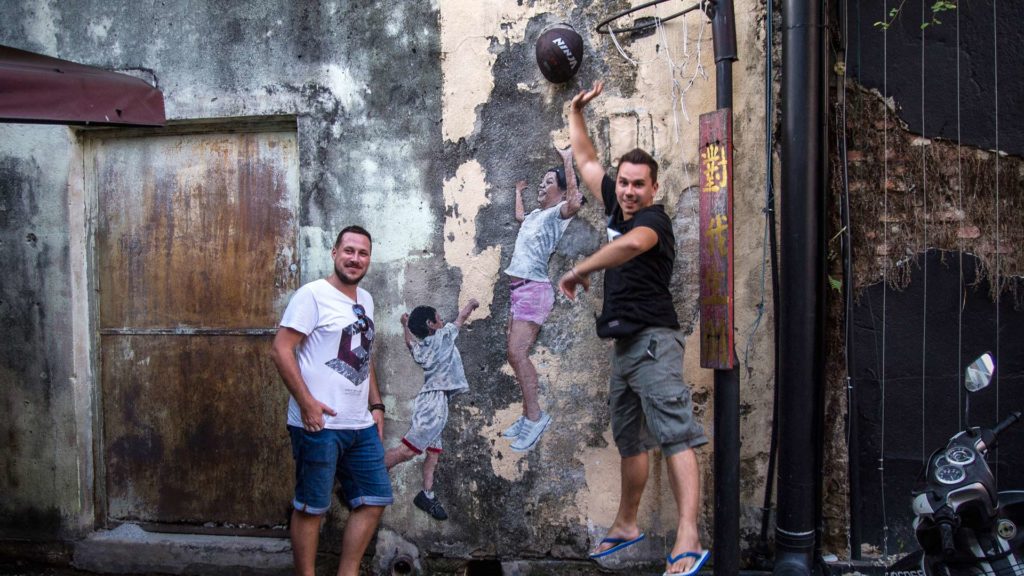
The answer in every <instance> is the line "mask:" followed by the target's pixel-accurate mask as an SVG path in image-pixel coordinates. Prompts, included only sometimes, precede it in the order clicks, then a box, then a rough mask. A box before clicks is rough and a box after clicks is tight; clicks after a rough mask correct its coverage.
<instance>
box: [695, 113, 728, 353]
mask: <svg viewBox="0 0 1024 576" xmlns="http://www.w3.org/2000/svg"><path fill="white" fill-rule="evenodd" d="M732 247H733V242H732V110H731V109H729V108H723V109H721V110H716V111H714V112H709V113H707V114H702V115H701V117H700V365H701V367H703V368H714V369H719V370H729V369H731V368H732V367H733V329H732V328H733V309H732V293H733V274H732V272H733V270H732Z"/></svg>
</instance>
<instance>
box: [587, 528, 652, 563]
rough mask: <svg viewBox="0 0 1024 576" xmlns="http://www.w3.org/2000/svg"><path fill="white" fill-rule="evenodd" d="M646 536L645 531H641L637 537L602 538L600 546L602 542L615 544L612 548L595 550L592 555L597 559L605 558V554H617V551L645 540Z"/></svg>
mask: <svg viewBox="0 0 1024 576" xmlns="http://www.w3.org/2000/svg"><path fill="white" fill-rule="evenodd" d="M644 536H645V535H644V533H643V532H641V533H640V535H639V536H637V537H636V538H605V539H604V540H601V542H600V544H598V546H600V545H601V544H615V546H612V547H611V548H609V549H607V550H602V551H600V552H595V553H593V554H591V555H590V557H591V558H592V559H594V560H596V559H598V558H604V557H605V556H608V555H609V554H615V553H616V552H618V551H620V550H622V549H624V548H628V547H630V546H632V545H633V544H636V543H637V542H639V541H641V540H643V539H644Z"/></svg>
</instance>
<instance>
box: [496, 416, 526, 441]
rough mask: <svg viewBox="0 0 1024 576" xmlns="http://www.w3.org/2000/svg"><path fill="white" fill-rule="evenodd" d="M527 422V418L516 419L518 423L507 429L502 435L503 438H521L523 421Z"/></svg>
mask: <svg viewBox="0 0 1024 576" xmlns="http://www.w3.org/2000/svg"><path fill="white" fill-rule="evenodd" d="M524 420H526V417H525V416H520V417H519V418H516V421H515V422H513V423H512V425H511V426H509V427H508V428H505V431H504V432H502V433H501V437H502V438H516V437H518V436H519V431H520V430H521V429H522V428H523V421H524Z"/></svg>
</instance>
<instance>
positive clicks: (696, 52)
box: [608, 0, 708, 144]
mask: <svg viewBox="0 0 1024 576" xmlns="http://www.w3.org/2000/svg"><path fill="white" fill-rule="evenodd" d="M705 3H706V0H705V1H702V2H701V9H700V10H699V11H698V12H699V13H700V15H701V16H702V18H701V21H700V30H699V31H698V34H697V39H696V41H694V42H692V43H691V41H690V38H689V30H690V27H689V26H687V25H686V24H685V22H684V24H683V26H682V36H683V39H682V40H683V41H682V55H681V57H679V56H678V55H677V56H675V57H673V56H672V48H671V44H670V43H669V35H668V32H667V30H666V26H665V24H663V23H662V21H661V15H660V13H659V9H660V7H661V5H660V4H658V5H655V6H653V9H654V22H655V24H654V25H655V31H656V32H655V33H656V36H657V38H658V39H659V40H660V42H661V47H663V49H656V50H655V52H656V55H655V57H654V58H651V59H649V60H643V61H640V60H637V59H635V58H632V57H630V55H629V54H627V53H626V51H625V50H624V49H623V48H622V45H621V44H620V43H619V39H618V34H617V33H616V32H615V28H613V27H612V26H609V27H608V31H609V33H610V34H609V36H611V37H612V43H613V44H614V45H615V49H616V50H618V52H619V54H620V55H621V56H622V58H623V59H625V60H626V61H627V62H629V63H630V64H631V65H632V66H633V67H634V68H639V67H640V66H641V65H648V64H651V65H657V64H664V65H665V66H666V68H667V70H668V77H669V79H670V81H671V88H672V127H673V136H674V140H673V143H676V144H678V143H679V139H680V127H679V116H680V115H682V117H683V120H685V121H686V123H687V124H691V123H692V122H693V121H692V119H691V118H690V113H689V112H688V111H687V109H686V94H687V92H689V90H690V88H692V87H693V85H694V83H695V82H696V81H697V79H698V78H700V79H701V80H705V81H706V80H707V78H708V75H707V72H706V71H705V70H704V65H703V64H702V63H701V49H702V44H703V41H704V34H705V31H706V29H707V25H708V19H707V18H706V17H704V14H705V11H704V4H705ZM624 18H630V19H633V18H634V14H630V15H628V16H624ZM620 27H621V26H620ZM691 44H692V45H693V48H692V49H691Z"/></svg>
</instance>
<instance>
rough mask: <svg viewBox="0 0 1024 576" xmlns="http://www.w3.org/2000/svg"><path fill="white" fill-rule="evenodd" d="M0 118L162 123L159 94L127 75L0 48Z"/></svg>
mask: <svg viewBox="0 0 1024 576" xmlns="http://www.w3.org/2000/svg"><path fill="white" fill-rule="evenodd" d="M0 122H23V123H40V124H98V125H104V124H107V125H118V126H123V125H130V126H163V125H164V124H165V123H166V120H165V119H164V95H163V93H161V92H160V91H159V90H157V89H156V88H153V87H152V86H150V85H149V84H147V83H146V82H145V81H143V80H140V79H138V78H134V77H132V76H127V75H125V74H118V73H116V72H108V71H106V70H101V69H99V68H93V67H92V66H85V65H83V64H75V63H74V62H68V61H67V60H60V59H57V58H51V57H49V56H43V55H42V54H34V53H32V52H26V51H24V50H18V49H16V48H8V47H7V46H0Z"/></svg>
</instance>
